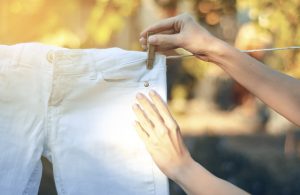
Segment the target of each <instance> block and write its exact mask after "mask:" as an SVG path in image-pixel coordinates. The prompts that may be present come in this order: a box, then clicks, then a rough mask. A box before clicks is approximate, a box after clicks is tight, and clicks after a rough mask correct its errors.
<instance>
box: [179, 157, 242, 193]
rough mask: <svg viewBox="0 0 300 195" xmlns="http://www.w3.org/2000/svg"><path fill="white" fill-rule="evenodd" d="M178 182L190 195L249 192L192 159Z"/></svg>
mask: <svg viewBox="0 0 300 195" xmlns="http://www.w3.org/2000/svg"><path fill="white" fill-rule="evenodd" d="M178 178H179V179H178V180H176V181H175V182H176V183H178V184H179V185H180V186H181V187H182V188H183V189H184V191H185V192H186V193H187V194H189V195H206V194H207V195H211V194H220V195H226V194H228V195H229V194H230V195H235V194H237V195H242V194H247V193H246V192H245V191H243V190H241V189H240V188H238V187H236V186H234V185H232V184H231V183H229V182H226V181H224V180H222V179H220V178H217V177H216V176H214V175H212V174H211V173H210V172H208V171H207V170H206V169H204V168H203V167H202V166H201V165H200V164H198V163H197V162H195V161H193V160H191V161H190V163H189V165H187V166H186V168H185V169H184V170H183V171H182V172H181V175H180V177H178Z"/></svg>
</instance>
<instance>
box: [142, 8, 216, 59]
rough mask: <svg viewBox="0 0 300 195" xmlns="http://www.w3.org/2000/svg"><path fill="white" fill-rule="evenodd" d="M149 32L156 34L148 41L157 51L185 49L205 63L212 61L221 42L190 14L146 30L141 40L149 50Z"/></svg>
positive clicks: (165, 21) (156, 24)
mask: <svg viewBox="0 0 300 195" xmlns="http://www.w3.org/2000/svg"><path fill="white" fill-rule="evenodd" d="M147 32H153V33H154V35H151V36H150V37H149V40H148V41H149V43H150V44H152V45H155V46H156V50H157V51H166V50H171V49H176V48H184V49H186V50H187V51H189V52H191V53H192V54H194V55H195V56H197V57H198V58H200V59H202V60H205V61H212V58H213V56H212V55H213V54H214V53H216V52H217V51H218V50H217V49H218V47H217V45H218V44H217V43H218V42H219V41H220V40H218V39H217V38H215V37H214V36H212V35H211V34H210V33H209V32H208V31H207V30H205V29H204V28H203V27H201V26H200V25H199V24H198V23H197V22H196V21H195V20H194V19H193V18H192V16H190V15H188V14H181V15H178V16H175V17H172V18H167V19H164V20H161V21H159V22H157V23H155V24H153V25H151V26H149V27H148V28H146V29H145V30H144V31H143V32H142V33H141V38H140V42H141V44H142V47H143V48H144V49H146V48H147Z"/></svg>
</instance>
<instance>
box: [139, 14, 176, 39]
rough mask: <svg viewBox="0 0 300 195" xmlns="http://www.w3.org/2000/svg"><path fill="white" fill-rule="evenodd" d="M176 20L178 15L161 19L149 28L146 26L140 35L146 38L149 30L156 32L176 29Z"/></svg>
mask: <svg viewBox="0 0 300 195" xmlns="http://www.w3.org/2000/svg"><path fill="white" fill-rule="evenodd" d="M175 22H176V17H172V18H167V19H164V20H161V21H159V22H157V23H155V24H153V25H151V26H149V27H148V28H146V29H145V30H144V31H143V32H141V34H140V35H141V37H144V38H146V37H147V32H153V33H154V34H155V33H159V32H161V31H165V30H171V29H174V24H175ZM174 30H175V29H174Z"/></svg>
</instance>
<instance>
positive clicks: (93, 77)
mask: <svg viewBox="0 0 300 195" xmlns="http://www.w3.org/2000/svg"><path fill="white" fill-rule="evenodd" d="M88 56H89V60H90V67H91V71H92V73H91V75H90V79H91V80H96V79H97V77H98V71H97V68H96V63H97V62H96V59H95V57H94V53H93V50H92V49H89V50H88Z"/></svg>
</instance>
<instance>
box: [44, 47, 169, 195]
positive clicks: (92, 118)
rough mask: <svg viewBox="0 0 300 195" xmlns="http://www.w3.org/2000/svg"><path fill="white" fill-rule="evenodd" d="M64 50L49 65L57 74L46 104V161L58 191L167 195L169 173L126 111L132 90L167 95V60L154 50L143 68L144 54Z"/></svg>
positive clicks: (132, 100) (130, 112) (129, 103)
mask: <svg viewBox="0 0 300 195" xmlns="http://www.w3.org/2000/svg"><path fill="white" fill-rule="evenodd" d="M63 55H67V56H68V57H65V58H64V59H63V60H62V61H59V60H57V61H56V63H55V64H54V66H55V67H59V68H58V69H60V71H58V72H56V73H57V74H58V75H60V76H57V77H58V80H57V86H58V87H57V88H56V89H55V88H53V91H52V93H54V94H56V95H53V96H52V98H53V101H52V105H51V106H50V107H51V108H50V109H51V110H52V117H51V118H52V123H51V124H52V127H53V129H52V130H53V131H52V133H53V134H52V142H51V159H52V162H53V168H54V175H55V181H56V186H57V190H58V192H59V194H90V195H93V194H104V195H106V194H107V195H111V194H114V195H141V194H143V195H166V194H168V183H167V178H166V177H165V176H164V175H163V174H162V173H161V172H160V171H159V169H158V168H157V167H156V165H155V164H154V162H153V161H152V159H151V157H150V155H149V154H148V152H147V151H146V149H145V147H144V144H143V143H142V141H141V140H140V138H139V137H138V135H137V134H136V132H135V130H134V128H133V125H132V124H133V121H134V114H133V112H132V110H131V107H132V104H133V103H134V101H135V95H136V93H137V92H147V91H148V90H149V89H155V90H157V91H158V92H159V93H160V94H161V95H162V96H163V97H164V98H166V78H165V77H166V72H165V71H166V69H165V68H166V67H165V58H164V57H163V56H157V60H156V62H155V64H154V69H153V70H151V71H148V70H146V63H145V62H146V54H145V53H144V52H128V51H123V50H120V49H106V50H86V51H85V52H84V54H80V53H78V52H75V53H73V54H72V51H69V52H66V53H65V54H63V53H62V54H61V55H60V56H63ZM66 59H67V60H66ZM81 66H84V67H85V68H86V69H87V70H84V68H81ZM77 70H79V72H77ZM80 71H81V72H82V73H80ZM83 72H84V73H83ZM95 73H96V74H95ZM145 82H147V83H148V84H149V85H150V86H149V87H145V86H144V85H145ZM59 86H63V90H62V88H60V87H59ZM146 86H147V85H146Z"/></svg>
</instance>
